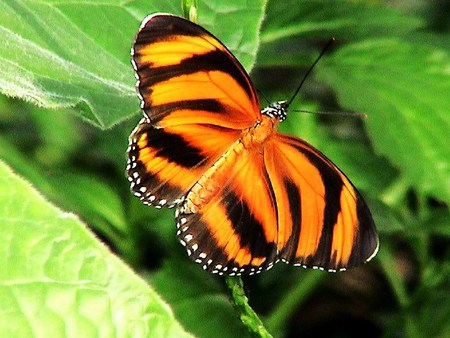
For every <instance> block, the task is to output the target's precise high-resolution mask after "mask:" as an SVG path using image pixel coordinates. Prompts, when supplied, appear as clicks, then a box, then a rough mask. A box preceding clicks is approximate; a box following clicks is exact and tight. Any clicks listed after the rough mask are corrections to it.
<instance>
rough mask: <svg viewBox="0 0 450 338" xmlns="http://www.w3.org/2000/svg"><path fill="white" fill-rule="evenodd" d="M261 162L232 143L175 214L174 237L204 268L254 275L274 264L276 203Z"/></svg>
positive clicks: (260, 154)
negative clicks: (230, 147) (175, 227)
mask: <svg viewBox="0 0 450 338" xmlns="http://www.w3.org/2000/svg"><path fill="white" fill-rule="evenodd" d="M263 161H264V159H263V156H262V153H260V152H258V151H247V150H245V149H244V148H243V147H242V144H241V143H237V144H236V145H235V146H234V147H233V148H232V149H231V150H230V151H229V152H227V153H226V154H225V155H224V156H223V158H221V160H220V163H218V165H216V166H215V167H213V168H211V170H209V171H208V172H207V173H206V174H205V175H204V176H203V177H202V179H201V180H200V181H199V182H198V184H196V186H194V187H193V189H191V191H190V192H189V194H188V195H187V197H186V200H185V201H184V202H183V204H182V205H181V206H180V208H179V210H177V226H178V237H179V239H180V241H181V243H182V244H184V245H185V246H186V247H187V249H188V254H189V255H190V256H191V258H192V259H193V260H194V261H196V262H198V263H200V264H202V265H203V268H204V269H205V270H208V271H212V272H216V273H219V274H224V273H225V274H253V273H256V272H259V271H261V270H263V269H268V268H270V267H271V266H272V265H273V264H274V263H275V261H276V259H277V254H278V253H277V245H276V241H277V215H276V205H275V200H274V195H273V192H272V190H271V185H270V182H269V177H268V175H267V172H266V170H265V167H264V163H263ZM249 178H251V179H250V181H249Z"/></svg>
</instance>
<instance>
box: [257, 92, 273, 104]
mask: <svg viewBox="0 0 450 338" xmlns="http://www.w3.org/2000/svg"><path fill="white" fill-rule="evenodd" d="M256 91H257V92H258V94H259V95H260V96H262V98H263V99H264V100H266V103H267V104H270V101H269V99H268V98H267V96H266V95H264V93H263V92H262V91H260V90H259V89H256Z"/></svg>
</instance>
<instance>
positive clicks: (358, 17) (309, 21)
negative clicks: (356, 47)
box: [258, 0, 422, 67]
mask: <svg viewBox="0 0 450 338" xmlns="http://www.w3.org/2000/svg"><path fill="white" fill-rule="evenodd" d="M420 26H422V20H420V19H418V18H416V17H414V16H408V15H405V13H401V12H400V11H398V10H396V9H394V8H389V7H386V6H381V5H380V4H378V3H373V2H368V1H361V0H359V1H338V2H337V1H334V0H313V1H311V0H310V1H301V2H295V5H294V3H293V2H289V1H269V3H268V6H267V16H266V19H265V20H264V24H263V27H262V31H261V50H260V52H259V55H258V65H260V66H261V65H272V66H273V65H277V66H282V67H286V66H292V65H295V66H296V67H299V66H300V65H310V64H312V62H313V59H312V58H314V57H315V53H316V49H312V48H311V47H312V46H311V45H307V44H305V39H309V40H310V39H316V40H317V39H318V40H319V41H320V45H319V46H322V47H323V46H324V45H325V43H326V41H327V40H329V39H330V38H331V37H335V38H336V43H337V44H340V43H343V42H346V41H355V40H361V39H365V38H368V37H378V36H398V35H403V34H405V33H408V32H410V31H412V30H414V29H417V28H418V27H420ZM322 41H323V42H322ZM313 47H317V44H316V45H315V46H313Z"/></svg>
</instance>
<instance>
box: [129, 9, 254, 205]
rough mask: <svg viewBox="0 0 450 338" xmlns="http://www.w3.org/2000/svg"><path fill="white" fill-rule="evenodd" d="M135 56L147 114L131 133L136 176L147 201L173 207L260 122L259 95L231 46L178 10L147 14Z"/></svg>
mask: <svg viewBox="0 0 450 338" xmlns="http://www.w3.org/2000/svg"><path fill="white" fill-rule="evenodd" d="M132 58H133V65H134V67H135V70H136V74H137V77H138V83H137V89H138V92H139V95H140V97H141V101H142V103H141V106H142V109H143V110H144V112H145V115H146V117H145V118H144V119H142V121H141V122H140V124H139V125H138V126H137V127H136V129H135V130H134V131H133V133H132V134H131V136H130V146H129V151H128V177H129V180H130V182H131V186H132V190H133V192H134V194H135V195H136V196H138V197H139V198H141V199H142V200H143V202H144V203H146V204H150V205H154V206H157V207H162V206H173V205H175V204H177V203H179V202H180V201H181V200H182V198H183V196H184V195H185V194H186V193H187V191H188V190H189V188H190V187H192V186H193V185H194V183H195V182H197V181H198V180H199V179H200V177H201V176H202V174H203V173H204V172H205V170H207V169H208V168H209V167H211V165H212V164H213V163H215V162H216V161H217V159H218V158H219V157H220V156H221V155H222V154H223V153H224V152H225V151H227V150H228V149H229V147H230V146H231V144H233V143H234V142H235V141H236V140H237V139H238V138H239V136H240V133H241V130H242V129H244V128H248V127H250V126H252V125H253V124H254V121H255V120H256V119H257V118H258V115H260V112H259V106H258V102H257V98H256V95H255V92H254V90H253V86H252V85H251V82H250V79H249V77H248V75H247V73H245V71H244V69H243V68H242V66H241V65H240V64H239V63H238V62H237V60H236V59H235V58H234V57H233V56H232V54H231V53H230V52H229V51H228V49H226V47H225V46H224V45H223V44H221V43H220V42H219V41H218V40H217V39H216V38H214V37H213V36H212V35H211V34H210V33H208V32H207V31H206V30H204V29H203V28H201V27H199V26H197V25H195V24H193V23H191V22H189V21H187V20H184V19H182V18H178V17H176V16H172V15H164V14H162V15H152V16H149V17H148V18H147V19H146V20H144V22H143V24H142V26H141V29H140V31H139V32H138V34H137V36H136V41H135V44H134V46H133V50H132ZM230 88H233V90H232V91H229V89H230Z"/></svg>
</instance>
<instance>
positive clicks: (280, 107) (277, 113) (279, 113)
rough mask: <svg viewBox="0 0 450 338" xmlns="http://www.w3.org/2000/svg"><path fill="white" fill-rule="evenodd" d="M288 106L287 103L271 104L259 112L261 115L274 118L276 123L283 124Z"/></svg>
mask: <svg viewBox="0 0 450 338" xmlns="http://www.w3.org/2000/svg"><path fill="white" fill-rule="evenodd" d="M288 106H289V104H288V103H287V101H277V102H272V103H271V104H269V106H268V107H266V108H264V109H263V110H262V111H261V114H264V115H267V116H269V117H275V118H276V119H277V120H278V121H280V122H283V121H284V120H286V116H287V108H288Z"/></svg>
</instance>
